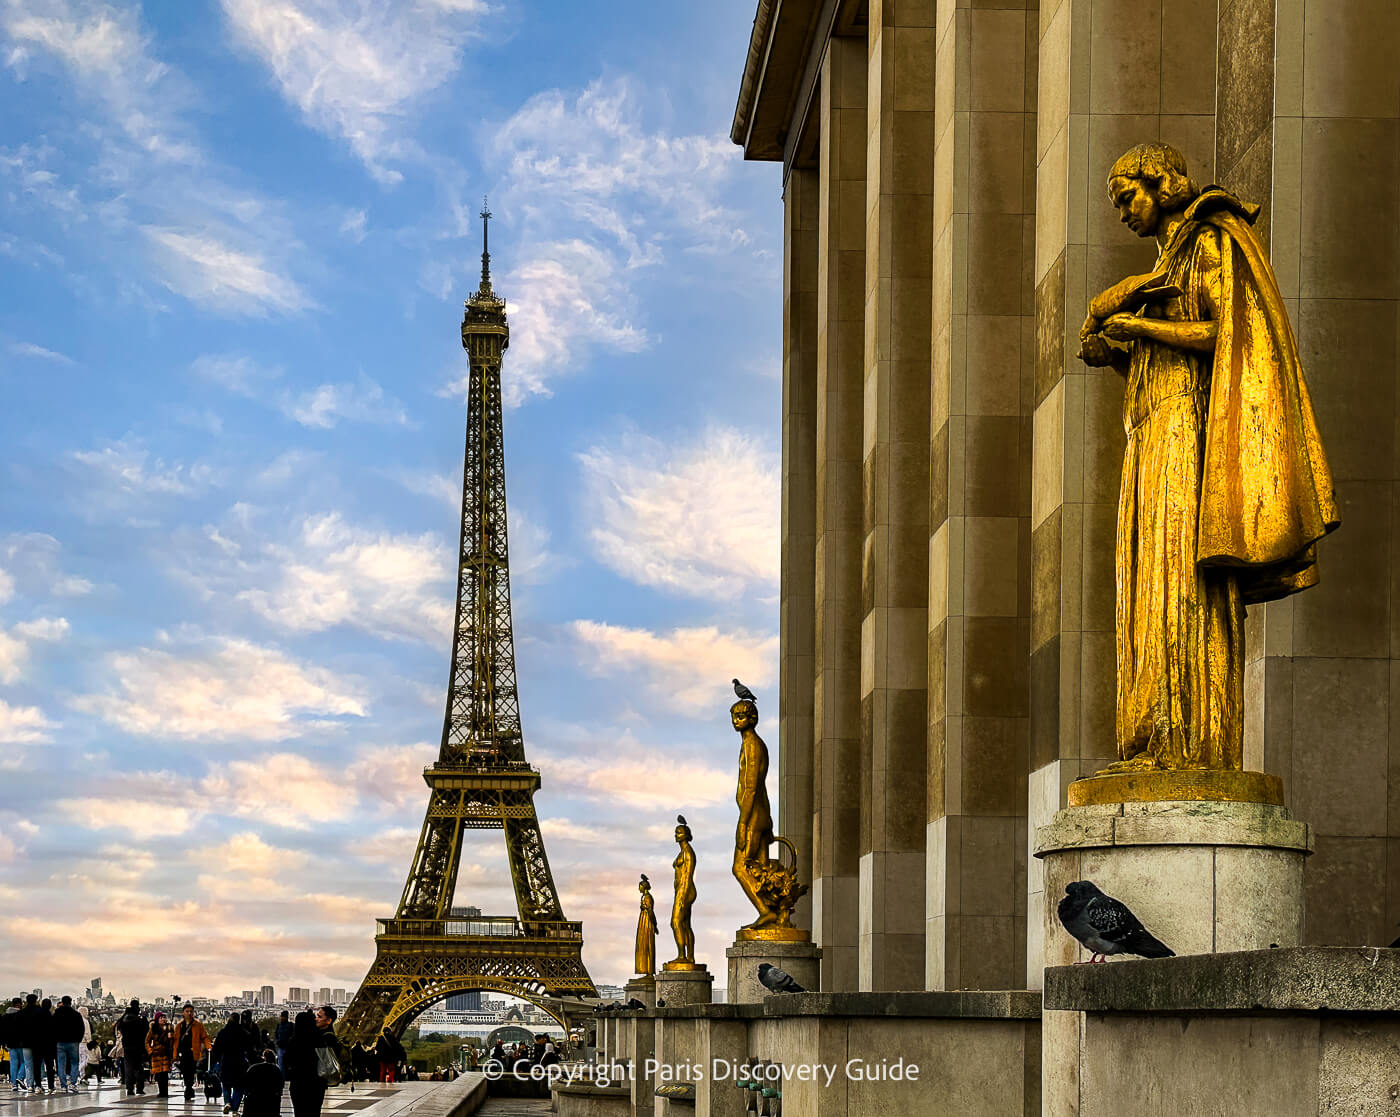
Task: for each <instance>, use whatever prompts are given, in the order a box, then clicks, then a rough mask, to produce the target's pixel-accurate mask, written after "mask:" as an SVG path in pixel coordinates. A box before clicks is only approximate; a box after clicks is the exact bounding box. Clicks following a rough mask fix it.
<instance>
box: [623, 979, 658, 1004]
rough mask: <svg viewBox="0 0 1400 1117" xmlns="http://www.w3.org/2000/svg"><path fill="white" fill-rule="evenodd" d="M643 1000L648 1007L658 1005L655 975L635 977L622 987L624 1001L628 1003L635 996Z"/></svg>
mask: <svg viewBox="0 0 1400 1117" xmlns="http://www.w3.org/2000/svg"><path fill="white" fill-rule="evenodd" d="M634 997H635V998H636V999H637V1000H639V1001H641V1002H642V1003H643V1004H645V1005H646V1006H647V1008H655V1007H656V979H655V978H654V977H648V978H640V977H634V978H633V979H632V980H631V981H629V982H628V983H627V984H626V985H624V986H623V987H622V1003H623V1004H626V1003H627V1002H628V1001H630V1000H632V999H633V998H634Z"/></svg>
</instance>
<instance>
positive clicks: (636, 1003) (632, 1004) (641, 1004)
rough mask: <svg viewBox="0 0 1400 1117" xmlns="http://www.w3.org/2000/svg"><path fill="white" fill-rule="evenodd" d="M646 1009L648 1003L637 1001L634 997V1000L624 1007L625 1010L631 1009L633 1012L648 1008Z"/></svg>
mask: <svg viewBox="0 0 1400 1117" xmlns="http://www.w3.org/2000/svg"><path fill="white" fill-rule="evenodd" d="M646 1007H647V1004H646V1001H639V1000H637V998H636V997H633V998H632V999H631V1000H629V1001H628V1002H627V1003H626V1004H625V1005H623V1008H630V1009H632V1010H634V1011H635V1010H636V1009H639V1008H646Z"/></svg>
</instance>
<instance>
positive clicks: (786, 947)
mask: <svg viewBox="0 0 1400 1117" xmlns="http://www.w3.org/2000/svg"><path fill="white" fill-rule="evenodd" d="M724 956H725V957H726V958H728V959H729V990H728V993H727V994H726V997H727V1000H728V1001H729V1003H730V1004H735V1005H742V1004H756V1003H759V1002H761V1001H762V1000H763V998H764V997H771V996H772V995H773V993H772V990H770V989H766V988H765V987H764V986H763V985H761V984H759V980H758V967H759V966H760V965H762V964H763V963H764V962H767V963H768V964H769V965H770V966H777V967H778V969H780V970H783V971H785V972H786V973H788V974H790V975H791V976H792V979H793V981H795V982H797V984H798V985H800V986H802V988H803V989H805V990H807V991H808V992H809V993H815V992H817V991H818V989H817V986H818V985H819V984H820V982H821V958H822V948H821V947H819V946H818V945H817V944H816V943H812V942H774V941H771V940H768V939H735V940H734V945H733V946H731V947H730V948H729V949H728V950H726V951H725V952H724Z"/></svg>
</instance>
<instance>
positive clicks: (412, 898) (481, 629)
mask: <svg viewBox="0 0 1400 1117" xmlns="http://www.w3.org/2000/svg"><path fill="white" fill-rule="evenodd" d="M490 219H491V213H490V211H489V210H488V209H486V208H484V207H483V209H482V212H481V229H482V232H481V247H482V252H481V285H480V287H479V288H478V289H477V291H476V293H475V294H474V295H472V296H471V298H469V299H468V300H467V306H466V314H465V316H464V317H463V319H462V347H463V348H464V349H466V351H467V355H468V357H469V358H470V361H471V384H470V390H469V392H468V397H467V439H466V441H467V449H466V465H465V468H464V470H463V477H462V535H461V545H460V547H459V550H458V566H457V618H456V623H455V624H454V637H453V643H452V674H451V678H450V680H449V682H448V691H447V714H446V716H445V718H444V719H443V726H442V747H441V750H440V751H439V753H438V760H437V763H436V764H434V765H433V766H432V767H431V768H427V769H425V770H424V772H423V778H424V780H426V781H427V784H428V787H429V789H430V793H429V796H428V812H427V816H426V817H425V818H424V819H423V830H422V833H421V834H420V836H419V838H418V851H417V853H415V854H414V856H413V865H412V867H411V868H410V869H409V871H408V881H407V883H406V884H405V885H404V889H403V898H402V899H401V900H400V901H399V910H398V914H397V915H395V916H394V917H393V918H392V919H381V920H378V933H377V934H376V935H375V936H374V942H375V948H376V955H375V959H374V964H373V965H372V966H370V968H369V973H367V974H366V975H365V979H364V981H363V983H361V985H360V989H359V991H358V992H357V993H356V994H355V999H354V1000H353V1001H352V1002H351V1004H350V1007H349V1009H347V1010H346V1013H345V1017H344V1020H343V1021H342V1024H341V1029H340V1031H341V1035H342V1037H343V1038H344V1039H346V1040H347V1041H350V1042H362V1043H373V1042H374V1041H375V1040H376V1039H377V1038H378V1036H379V1035H380V1033H381V1032H385V1031H388V1032H390V1033H391V1034H393V1035H398V1034H400V1033H401V1032H402V1031H403V1029H404V1028H405V1027H406V1026H407V1025H408V1024H409V1022H410V1021H412V1020H413V1019H414V1017H416V1016H417V1015H418V1014H419V1013H421V1012H422V1011H423V1010H425V1009H427V1008H428V1007H429V1006H431V1005H433V1004H435V1003H436V1002H438V1001H440V1000H442V999H443V998H444V997H447V996H450V995H451V994H453V993H461V992H466V991H469V990H473V989H489V990H494V991H497V992H503V993H509V994H512V995H514V996H517V997H522V998H524V999H526V1000H531V1001H535V1002H536V1003H538V1001H539V998H541V997H542V996H545V995H555V996H558V995H574V996H579V995H582V996H596V995H597V990H596V989H594V987H593V981H592V979H591V978H590V977H589V976H588V971H587V969H585V968H584V965H583V958H582V950H583V924H582V923H577V922H572V921H570V920H566V919H565V918H564V913H563V911H562V910H561V908H560V906H559V895H558V892H557V890H556V889H555V887H554V878H553V876H551V874H550V871H549V860H548V858H547V857H546V856H545V851H544V839H543V837H542V836H541V834H540V823H539V818H538V817H537V816H536V814H535V792H536V791H538V790H539V787H540V774H539V772H538V771H536V770H535V769H534V768H531V767H530V765H529V763H528V762H527V761H526V759H525V743H524V740H523V738H522V736H521V732H520V701H519V698H518V696H517V694H516V688H515V639H514V636H513V635H512V632H511V618H510V564H509V561H508V557H507V547H506V470H505V444H504V433H503V428H502V423H501V354H502V352H503V351H504V350H505V348H506V346H507V345H508V344H509V342H510V329H509V327H508V326H507V325H506V304H505V300H503V299H501V298H499V297H497V295H496V294H495V292H493V291H492V289H491V254H490V252H489V251H488V244H487V231H488V229H489V222H490ZM497 828H499V829H502V830H504V831H505V839H506V854H507V856H508V858H509V860H510V875H511V880H512V881H513V882H514V885H515V901H516V907H517V909H518V917H517V916H481V915H480V914H478V913H477V911H476V909H474V908H468V909H459V908H454V907H453V905H452V900H453V891H454V889H455V887H456V882H457V868H458V865H459V863H460V860H461V856H462V839H463V837H464V836H465V834H466V831H468V830H486V829H497Z"/></svg>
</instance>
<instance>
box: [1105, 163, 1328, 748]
mask: <svg viewBox="0 0 1400 1117" xmlns="http://www.w3.org/2000/svg"><path fill="white" fill-rule="evenodd" d="M1257 212H1258V210H1257V208H1251V207H1246V206H1244V204H1243V203H1241V202H1240V201H1239V200H1238V199H1236V198H1234V197H1233V196H1232V195H1230V194H1227V193H1226V192H1225V191H1223V190H1220V189H1219V188H1217V187H1212V188H1209V189H1208V190H1207V191H1206V192H1204V193H1203V194H1202V195H1201V196H1200V197H1199V198H1197V200H1196V201H1195V202H1193V203H1192V205H1191V207H1190V208H1189V209H1188V210H1187V213H1186V217H1185V220H1183V221H1182V222H1181V223H1180V224H1179V225H1178V226H1177V228H1176V229H1175V230H1173V233H1172V236H1171V237H1170V239H1169V240H1168V242H1167V244H1166V245H1165V246H1164V247H1163V249H1162V253H1161V256H1160V258H1159V261H1158V273H1159V274H1160V275H1161V277H1162V279H1163V281H1164V282H1167V283H1170V284H1171V285H1172V286H1174V287H1176V288H1179V289H1180V291H1181V292H1182V293H1181V296H1180V297H1179V298H1176V299H1173V300H1172V302H1171V303H1170V304H1168V306H1167V307H1166V309H1165V317H1166V318H1168V319H1170V320H1173V321H1206V320H1210V319H1214V320H1215V321H1216V322H1217V324H1218V333H1217V338H1216V347H1215V351H1214V354H1213V355H1212V354H1210V353H1203V352H1193V351H1188V350H1184V349H1177V348H1175V347H1173V346H1168V345H1163V344H1161V343H1157V342H1151V341H1145V340H1139V341H1136V342H1134V343H1133V345H1132V357H1131V361H1130V368H1129V373H1128V384H1127V388H1126V392H1125V396H1124V407H1123V414H1124V427H1125V429H1126V431H1127V436H1128V437H1127V446H1126V448H1125V452H1124V461H1123V479H1122V488H1121V492H1120V498H1119V508H1118V546H1117V579H1118V600H1117V659H1118V695H1117V698H1118V701H1117V737H1118V752H1119V756H1120V758H1121V759H1123V760H1130V759H1133V758H1136V757H1141V758H1143V759H1147V758H1151V760H1152V761H1153V762H1154V763H1155V764H1156V765H1157V766H1159V767H1164V768H1234V769H1238V768H1241V767H1242V766H1243V727H1244V712H1243V705H1244V686H1243V679H1244V606H1245V604H1246V603H1248V602H1253V601H1267V600H1271V599H1273V598H1277V597H1282V596H1284V595H1285V594H1288V593H1293V592H1296V591H1297V590H1299V589H1302V588H1304V587H1305V586H1307V585H1310V584H1311V583H1312V582H1314V581H1316V572H1315V567H1314V565H1313V546H1312V545H1313V544H1314V543H1315V542H1316V541H1317V540H1318V539H1319V538H1321V537H1322V535H1324V534H1326V532H1327V531H1329V530H1331V529H1332V528H1333V527H1335V526H1336V525H1337V522H1338V515H1337V509H1336V503H1335V500H1334V498H1333V494H1332V481H1331V474H1330V471H1329V470H1328V467H1327V461H1326V457H1325V455H1324V454H1323V451H1322V445H1321V441H1320V439H1319V437H1318V433H1317V423H1316V419H1315V418H1314V416H1313V411H1312V404H1311V402H1310V400H1309V398H1308V394H1307V388H1306V386H1305V384H1304V382H1303V379H1302V374H1301V370H1300V367H1299V361H1298V351H1297V344H1296V342H1295V341H1294V338H1293V333H1292V330H1291V328H1290V326H1289V324H1288V317H1287V314H1286V312H1285V310H1284V307H1283V300H1282V298H1281V296H1280V295H1279V292H1278V286H1277V284H1276V283H1275V281H1274V278H1273V273H1272V271H1271V270H1270V268H1269V266H1268V263H1267V261H1266V260H1265V259H1264V255H1263V250H1262V248H1261V247H1260V245H1259V242H1258V240H1257V239H1256V238H1255V236H1254V234H1253V231H1252V230H1251V229H1250V228H1249V221H1251V220H1252V219H1253V216H1254V215H1255V214H1257Z"/></svg>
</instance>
